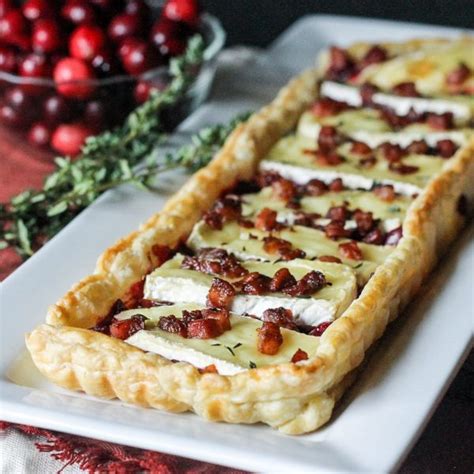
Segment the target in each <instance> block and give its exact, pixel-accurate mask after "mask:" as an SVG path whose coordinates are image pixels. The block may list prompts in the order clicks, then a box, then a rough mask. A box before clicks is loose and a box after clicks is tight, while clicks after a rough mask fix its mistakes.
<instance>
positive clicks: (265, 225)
mask: <svg viewBox="0 0 474 474" xmlns="http://www.w3.org/2000/svg"><path fill="white" fill-rule="evenodd" d="M278 226H279V224H278V222H277V212H276V211H274V210H273V209H269V208H268V207H264V208H263V209H262V210H261V211H260V212H259V213H258V214H257V216H256V218H255V227H256V228H257V229H260V230H264V231H271V230H274V229H275V228H277V227H278Z"/></svg>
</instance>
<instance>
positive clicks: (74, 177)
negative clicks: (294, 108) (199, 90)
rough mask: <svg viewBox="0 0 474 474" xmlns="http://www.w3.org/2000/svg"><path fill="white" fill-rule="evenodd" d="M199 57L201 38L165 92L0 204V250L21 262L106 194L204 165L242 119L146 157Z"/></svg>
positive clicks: (174, 67)
mask: <svg viewBox="0 0 474 474" xmlns="http://www.w3.org/2000/svg"><path fill="white" fill-rule="evenodd" d="M203 52H204V42H203V40H202V38H201V37H199V36H196V37H194V38H192V39H191V40H190V42H189V44H188V48H187V50H186V52H185V54H184V55H183V56H181V57H180V58H176V59H175V60H173V61H172V62H171V63H170V74H171V76H172V80H171V82H170V84H169V86H168V87H167V88H166V89H164V90H163V91H160V92H158V91H155V92H153V93H152V94H151V96H150V98H149V99H148V100H147V101H146V102H145V103H144V104H143V105H141V106H139V107H138V108H136V109H135V110H134V111H133V112H132V113H131V114H130V115H129V116H128V117H127V119H126V120H125V122H124V124H123V125H122V126H120V127H117V128H116V129H114V130H111V131H106V132H104V133H102V134H100V135H98V136H95V137H90V138H89V139H87V141H86V143H85V145H84V146H83V148H82V150H81V153H80V155H79V157H77V158H76V159H75V160H74V161H72V160H71V159H70V158H69V157H59V158H56V159H55V163H56V170H55V171H54V172H53V173H52V174H51V175H49V176H48V177H47V178H46V180H45V183H44V186H43V189H41V190H39V191H32V190H28V191H25V192H23V193H21V194H19V195H17V196H15V197H14V198H12V199H11V201H10V203H8V204H0V249H4V248H7V247H12V248H14V249H15V250H16V251H17V253H18V254H19V255H21V256H22V257H23V258H27V257H29V256H31V255H32V254H33V253H34V251H35V250H37V249H38V248H39V247H41V245H42V244H43V243H44V242H46V241H47V240H48V239H49V238H50V237H52V236H53V235H54V234H56V233H57V232H58V231H59V230H61V229H62V228H63V227H64V226H65V225H66V224H68V223H69V222H70V221H71V220H72V219H73V218H74V217H75V216H76V215H77V214H79V213H80V212H81V211H82V210H83V209H84V208H85V207H87V206H88V205H90V204H91V203H92V202H93V201H94V200H95V199H96V198H97V197H98V196H99V195H100V194H102V193H103V192H104V191H106V190H107V189H111V188H114V187H116V186H118V185H121V184H125V183H131V184H134V185H136V186H138V187H140V188H144V189H148V188H149V186H150V184H151V183H152V180H153V179H154V177H155V176H156V174H157V173H160V172H163V171H167V170H170V169H173V168H177V167H184V168H187V169H189V170H195V169H198V168H200V167H201V166H204V165H205V164H206V163H208V162H209V161H210V160H211V159H212V157H213V155H214V154H215V152H216V151H217V150H218V149H219V147H220V146H222V144H223V142H224V141H225V139H226V137H227V136H228V135H229V133H230V132H231V131H232V130H233V128H234V127H235V126H236V125H237V124H238V123H239V122H241V121H242V120H244V119H245V118H246V117H247V116H248V115H246V116H241V117H238V118H236V119H234V120H233V121H231V122H230V123H229V124H225V125H215V126H211V127H207V128H205V129H203V130H201V131H200V132H199V133H197V134H196V135H194V136H193V137H192V143H191V144H190V145H186V146H184V147H181V148H180V149H179V150H177V151H176V152H175V153H168V154H167V155H166V157H165V159H164V160H161V161H158V160H157V159H156V157H154V156H152V152H153V150H154V149H155V147H156V146H157V145H158V144H160V143H162V142H163V140H164V139H165V137H166V135H165V134H164V133H163V129H162V125H161V123H160V118H159V112H160V111H161V110H163V109H165V108H167V107H170V106H172V105H173V104H176V103H177V102H178V101H179V100H180V99H182V97H183V95H184V94H185V93H186V91H187V89H188V88H189V86H190V84H191V83H192V81H193V78H194V71H195V69H196V67H198V66H199V64H201V62H202V59H203ZM145 158H146V159H145ZM143 161H144V162H143ZM140 162H143V163H141V164H140V165H138V164H139V163H140ZM137 165H138V166H137Z"/></svg>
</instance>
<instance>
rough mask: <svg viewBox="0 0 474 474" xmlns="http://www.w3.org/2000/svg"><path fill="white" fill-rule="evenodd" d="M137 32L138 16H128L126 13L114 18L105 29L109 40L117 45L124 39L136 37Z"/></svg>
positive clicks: (138, 28) (138, 29)
mask: <svg viewBox="0 0 474 474" xmlns="http://www.w3.org/2000/svg"><path fill="white" fill-rule="evenodd" d="M139 31H140V18H139V17H138V15H130V14H128V13H122V14H120V15H117V16H115V17H114V18H113V19H112V21H111V22H110V24H109V27H108V29H107V33H108V35H109V37H110V39H111V40H112V41H115V42H117V43H119V42H120V41H122V40H124V39H125V38H129V37H130V36H135V35H137V34H138V33H139Z"/></svg>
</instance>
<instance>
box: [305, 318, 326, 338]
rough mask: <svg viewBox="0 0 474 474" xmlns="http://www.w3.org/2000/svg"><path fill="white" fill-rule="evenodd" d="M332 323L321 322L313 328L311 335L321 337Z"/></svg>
mask: <svg viewBox="0 0 474 474" xmlns="http://www.w3.org/2000/svg"><path fill="white" fill-rule="evenodd" d="M330 325H331V322H329V321H328V322H326V323H321V324H320V325H319V326H316V327H315V328H314V329H313V330H311V331H310V333H309V335H310V336H316V337H321V336H322V335H323V333H324V331H326V329H327V328H328V327H329V326H330Z"/></svg>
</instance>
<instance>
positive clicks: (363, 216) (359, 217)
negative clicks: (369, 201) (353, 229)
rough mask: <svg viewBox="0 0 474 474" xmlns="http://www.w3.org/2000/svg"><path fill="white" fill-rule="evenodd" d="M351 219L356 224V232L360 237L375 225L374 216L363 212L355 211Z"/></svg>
mask: <svg viewBox="0 0 474 474" xmlns="http://www.w3.org/2000/svg"><path fill="white" fill-rule="evenodd" d="M353 217H354V220H355V221H356V224H357V230H358V231H359V233H360V234H361V235H365V234H367V233H368V232H369V231H370V230H371V229H372V227H373V226H374V224H375V222H374V216H373V214H372V213H371V212H364V211H361V210H360V209H357V210H356V211H355V212H354V216H353Z"/></svg>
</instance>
